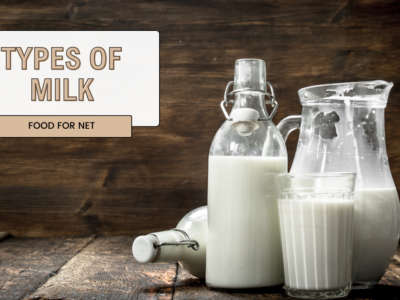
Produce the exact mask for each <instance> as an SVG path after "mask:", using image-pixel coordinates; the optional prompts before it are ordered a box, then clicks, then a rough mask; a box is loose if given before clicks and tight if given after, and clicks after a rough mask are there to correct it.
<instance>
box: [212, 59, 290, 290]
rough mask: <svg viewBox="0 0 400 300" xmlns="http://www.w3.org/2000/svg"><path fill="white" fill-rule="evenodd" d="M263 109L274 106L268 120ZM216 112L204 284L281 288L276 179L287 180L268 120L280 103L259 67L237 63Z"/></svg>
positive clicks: (259, 63) (282, 152)
mask: <svg viewBox="0 0 400 300" xmlns="http://www.w3.org/2000/svg"><path fill="white" fill-rule="evenodd" d="M232 85H233V91H232V92H229V90H230V88H231V86H232ZM267 86H269V87H270V92H267ZM230 96H234V100H230V99H229V98H230ZM265 96H267V97H268V98H269V99H270V100H269V99H268V98H267V99H266V97H265ZM228 103H232V104H233V108H232V111H231V113H230V115H228V113H227V112H226V110H225V106H226V105H227V104H228ZM266 103H267V104H270V103H271V104H272V106H273V107H274V110H273V111H272V113H271V115H269V114H268V112H267V109H266ZM221 107H222V110H223V112H224V114H225V116H226V118H227V120H226V121H225V122H224V123H223V124H222V126H221V128H220V129H219V130H218V132H217V133H216V135H215V137H214V140H213V142H212V144H211V148H210V153H209V162H208V230H209V231H208V239H207V255H206V283H207V285H208V286H209V287H212V288H225V289H242V288H258V287H267V286H274V285H278V284H282V283H283V281H284V276H283V261H282V251H281V243H280V234H279V218H278V203H277V191H276V189H275V185H274V175H276V174H278V173H287V152H286V147H285V142H284V140H283V138H282V136H281V134H280V133H279V131H278V129H277V128H276V126H275V125H274V124H273V123H272V121H271V119H272V117H273V115H274V114H275V112H276V109H277V107H278V103H277V102H276V100H275V97H274V92H273V89H272V86H271V84H270V83H269V82H267V81H266V67H265V62H264V61H263V60H259V59H240V60H237V61H236V62H235V76H234V81H231V82H230V83H229V84H228V86H227V88H226V90H225V98H224V100H223V101H222V103H221Z"/></svg>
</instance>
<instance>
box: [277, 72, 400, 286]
mask: <svg viewBox="0 0 400 300" xmlns="http://www.w3.org/2000/svg"><path fill="white" fill-rule="evenodd" d="M392 86H393V83H388V82H386V81H382V80H377V81H369V82H352V83H339V84H327V85H318V86H311V87H306V88H303V89H300V90H299V92H298V93H299V97H300V102H301V105H302V106H303V112H302V115H301V116H290V117H287V118H285V119H284V120H282V121H281V122H280V123H279V124H278V128H279V130H280V131H281V134H282V136H283V137H284V139H285V140H286V138H287V136H288V135H289V133H290V132H291V131H292V130H295V129H300V136H299V141H298V145H297V150H296V154H295V158H294V161H293V165H292V168H291V170H290V172H291V173H304V172H356V173H357V183H356V191H355V205H354V238H353V268H352V273H353V275H352V277H353V283H354V285H353V288H368V287H373V286H374V285H375V284H376V283H377V282H378V281H379V280H380V279H381V277H382V276H383V275H384V274H385V272H386V270H387V268H388V266H389V264H390V262H391V260H392V258H393V256H394V254H395V252H396V248H397V245H398V241H399V232H400V205H399V197H398V194H397V191H396V187H395V185H394V181H393V178H392V174H391V172H390V168H389V162H388V157H387V153H386V144H385V124H384V120H385V119H384V109H385V107H386V103H387V100H388V96H389V92H390V89H391V88H392Z"/></svg>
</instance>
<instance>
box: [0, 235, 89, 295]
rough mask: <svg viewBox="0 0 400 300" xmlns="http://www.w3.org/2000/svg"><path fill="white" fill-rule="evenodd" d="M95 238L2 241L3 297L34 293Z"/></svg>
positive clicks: (0, 286)
mask: <svg viewBox="0 0 400 300" xmlns="http://www.w3.org/2000/svg"><path fill="white" fill-rule="evenodd" d="M93 239H94V237H85V238H55V239H16V238H11V239H7V240H4V241H2V242H1V243H0V299H2V300H3V299H4V300H10V299H13V300H18V299H22V298H23V297H25V296H26V295H29V294H30V293H32V292H34V291H35V290H36V289H37V288H38V287H40V286H41V285H42V284H43V283H44V282H45V281H46V280H47V279H49V278H50V277H51V276H54V275H55V274H56V273H57V272H58V270H59V269H60V268H61V267H62V266H63V265H64V264H65V263H66V262H67V261H68V260H70V259H71V258H72V257H73V256H74V255H75V254H76V253H77V252H79V251H80V250H82V249H83V248H84V247H86V246H87V245H88V244H89V243H90V242H92V241H93Z"/></svg>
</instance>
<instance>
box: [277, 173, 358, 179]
mask: <svg viewBox="0 0 400 300" xmlns="http://www.w3.org/2000/svg"><path fill="white" fill-rule="evenodd" d="M356 176H357V173H354V172H324V173H322V172H310V173H285V174H278V177H289V178H296V177H301V178H321V177H342V178H343V177H349V178H354V177H356Z"/></svg>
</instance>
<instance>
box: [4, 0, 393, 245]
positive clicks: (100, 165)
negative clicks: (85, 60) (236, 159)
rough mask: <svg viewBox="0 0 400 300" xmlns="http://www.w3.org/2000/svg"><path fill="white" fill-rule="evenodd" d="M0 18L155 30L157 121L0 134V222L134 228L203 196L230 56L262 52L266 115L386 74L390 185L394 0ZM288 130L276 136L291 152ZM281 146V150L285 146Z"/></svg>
mask: <svg viewBox="0 0 400 300" xmlns="http://www.w3.org/2000/svg"><path fill="white" fill-rule="evenodd" d="M0 30H158V31H159V32H160V43H161V46H160V67H161V68H160V76H161V78H160V81H161V86H160V92H161V94H160V95H161V99H160V101H161V116H160V126H158V127H154V128H139V127H135V128H132V138H131V139H107V138H91V139H67V138H65V139H62V138H60V139H17V138H8V139H5V138H4V139H0V195H1V196H0V231H8V232H10V233H11V234H13V235H15V236H28V237H39V236H58V235H64V236H66V235H68V236H79V235H89V234H99V235H117V234H118V235H120V234H133V233H134V232H135V233H138V232H139V233H146V232H149V231H155V230H160V229H165V228H172V227H174V226H175V225H176V223H177V222H178V221H179V219H180V218H181V217H182V216H183V215H184V214H185V213H186V212H187V211H189V210H191V209H193V208H196V207H199V206H202V205H205V204H206V202H207V199H206V198H207V156H208V150H209V146H210V144H211V141H212V139H213V136H214V134H215V132H216V131H217V129H218V128H219V126H220V125H221V124H222V122H223V121H224V116H223V114H222V112H221V110H220V108H219V103H220V101H221V100H222V96H223V92H224V89H225V86H226V84H227V82H228V81H230V80H232V78H233V66H234V62H235V60H236V59H239V58H246V57H252V58H261V59H264V60H265V61H266V63H267V72H268V80H269V81H271V82H272V84H273V86H274V88H275V91H276V96H277V100H278V102H279V105H280V108H279V110H278V113H277V114H276V117H275V119H274V121H275V123H278V122H279V121H280V120H281V119H283V118H284V117H286V116H288V115H292V114H300V113H301V106H300V104H299V100H298V97H297V90H298V89H300V88H302V87H305V86H309V85H314V84H322V83H331V82H345V81H361V80H373V79H383V80H387V81H392V82H394V84H395V86H394V88H393V90H392V92H391V95H390V100H389V105H388V108H387V110H386V135H387V139H386V141H387V147H388V155H389V160H390V165H391V168H392V172H393V176H394V179H395V181H396V184H397V186H400V155H399V154H400V150H399V149H400V131H399V130H398V128H399V127H400V117H399V116H400V75H399V74H400V60H399V57H400V4H399V2H398V1H382V0H379V1H378V0H359V1H353V0H341V1H315V0H302V1H294V0H282V1H270V0H249V1H239V0H230V1H227V0H224V1H223V0H185V1H178V0H175V1H144V0H134V1H133V0H119V1H115V0H99V1H94V0H80V1H78V0H76V1H73V0H62V1H61V0H60V1H44V0H37V1H24V0H17V1H15V0H4V1H1V2H0ZM0 84H1V83H0ZM297 138H298V134H297V133H295V134H292V135H291V136H290V138H289V141H288V150H289V156H290V158H292V157H293V155H294V151H295V147H296V142H297ZM290 160H291V159H290Z"/></svg>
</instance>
